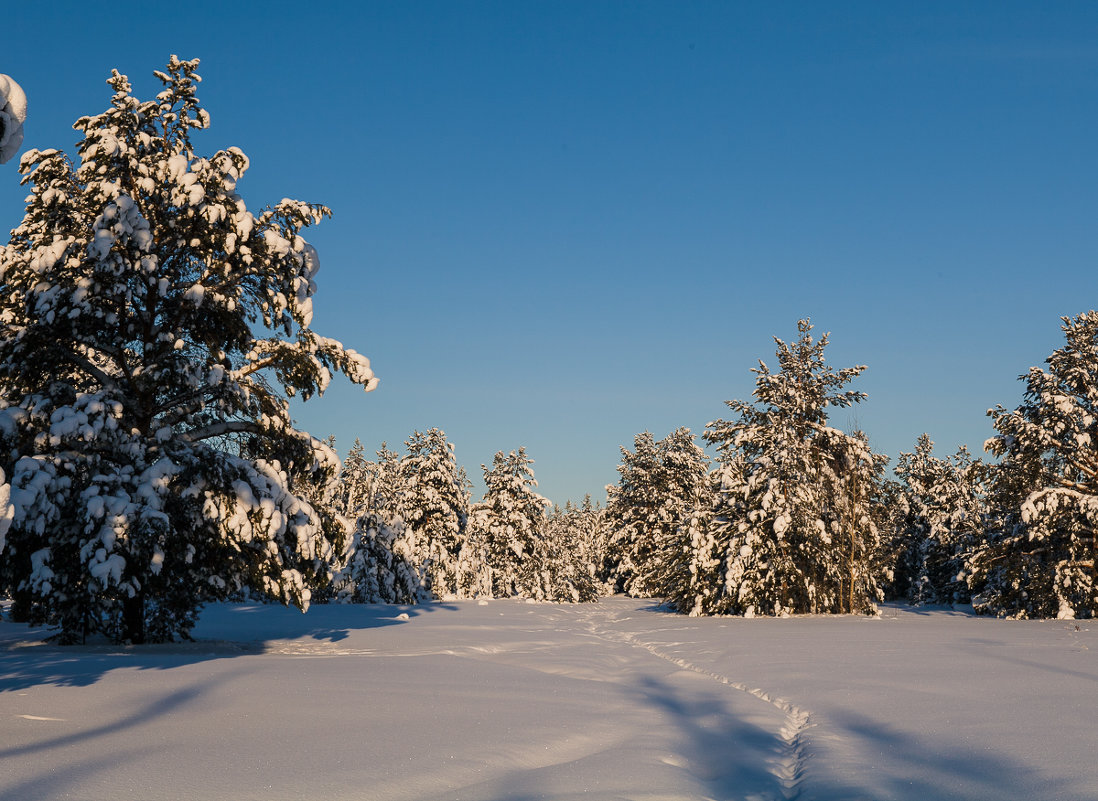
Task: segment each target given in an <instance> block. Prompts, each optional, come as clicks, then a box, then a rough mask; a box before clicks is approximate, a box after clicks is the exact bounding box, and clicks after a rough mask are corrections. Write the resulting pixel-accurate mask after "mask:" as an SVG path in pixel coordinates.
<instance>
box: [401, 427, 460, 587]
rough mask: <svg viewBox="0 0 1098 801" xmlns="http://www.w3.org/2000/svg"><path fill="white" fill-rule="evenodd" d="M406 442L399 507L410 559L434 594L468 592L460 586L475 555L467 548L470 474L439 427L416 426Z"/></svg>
mask: <svg viewBox="0 0 1098 801" xmlns="http://www.w3.org/2000/svg"><path fill="white" fill-rule="evenodd" d="M405 445H406V447H407V449H408V453H407V454H406V455H405V456H404V458H402V459H401V460H400V472H401V477H402V480H403V481H404V498H403V500H402V502H401V507H400V508H401V516H402V517H403V520H404V524H405V525H406V526H407V527H408V528H409V529H410V530H411V531H410V536H411V541H412V543H413V553H412V560H411V561H412V562H413V563H414V564H416V565H420V566H422V570H423V571H424V574H425V583H426V585H427V589H428V591H429V592H431V593H432V594H433V595H434V596H435V597H436V598H455V597H469V595H468V594H467V593H466V592H465V590H464V589H463V587H465V586H467V585H469V584H474V585H475V584H476V580H475V577H474V578H470V577H469V576H467V575H466V569H467V567H468V566H469V565H470V564H476V562H478V561H479V560H474V559H471V558H470V554H469V549H470V541H469V536H468V533H469V532H468V521H469V480H468V479H467V478H466V477H465V473H464V471H463V470H462V469H461V468H459V467H458V464H457V459H456V458H455V456H454V446H453V445H452V444H451V443H449V442H447V441H446V434H445V433H443V432H442V431H440V430H439V429H437V428H432V429H431V430H430V431H428V432H427V433H421V432H419V431H415V432H413V433H412V436H411V437H410V438H409V439H408V440H407V441H406V442H405Z"/></svg>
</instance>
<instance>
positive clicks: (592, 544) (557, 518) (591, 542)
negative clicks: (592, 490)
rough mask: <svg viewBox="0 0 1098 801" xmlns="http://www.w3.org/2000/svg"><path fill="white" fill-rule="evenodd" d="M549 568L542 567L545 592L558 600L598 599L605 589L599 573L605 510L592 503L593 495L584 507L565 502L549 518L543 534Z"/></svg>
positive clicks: (603, 542) (603, 546) (603, 539)
mask: <svg viewBox="0 0 1098 801" xmlns="http://www.w3.org/2000/svg"><path fill="white" fill-rule="evenodd" d="M542 540H543V542H544V549H545V552H546V568H545V569H544V570H543V571H542V572H543V575H544V576H545V578H544V582H543V583H544V592H545V595H546V597H547V598H549V599H551V600H555V601H572V602H575V603H580V602H583V601H596V600H598V598H599V596H600V595H602V593H603V592H604V591H605V587H603V586H602V585H601V584H600V582H599V580H598V577H597V575H596V566H597V565H598V564H600V561H601V559H602V554H603V550H604V548H605V530H604V529H603V526H602V510H601V509H597V508H595V507H594V506H593V505H592V504H591V496H590V495H588V496H587V497H586V498H585V499H584V503H583V505H582V506H580V507H578V508H577V507H574V506H572V504H571V502H569V503H566V504H565V508H564V509H560V508H556V509H554V510H553V512H552V513H551V514H550V515H549V517H548V519H547V520H546V521H545V528H544V534H543V537H542Z"/></svg>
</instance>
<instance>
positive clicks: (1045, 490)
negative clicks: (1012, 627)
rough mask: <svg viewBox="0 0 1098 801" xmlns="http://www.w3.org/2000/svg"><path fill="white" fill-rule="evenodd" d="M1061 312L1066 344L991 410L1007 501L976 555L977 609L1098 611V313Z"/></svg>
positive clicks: (1039, 613) (1002, 496) (999, 479)
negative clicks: (1020, 391) (1018, 396)
mask: <svg viewBox="0 0 1098 801" xmlns="http://www.w3.org/2000/svg"><path fill="white" fill-rule="evenodd" d="M1062 319H1063V331H1064V336H1065V338H1066V340H1067V342H1066V344H1065V345H1064V347H1062V348H1060V349H1058V350H1056V351H1054V352H1053V353H1052V355H1051V356H1049V357H1048V359H1046V360H1045V361H1046V364H1047V365H1048V369H1047V370H1044V369H1041V368H1039V367H1033V368H1031V369H1030V370H1029V372H1028V373H1027V374H1026V375H1024V376H1022V377H1021V378H1022V380H1024V381H1025V383H1026V390H1025V394H1024V396H1023V402H1022V404H1021V405H1020V406H1018V407H1017V408H1016V409H1015V410H1014V411H1007V410H1006V409H1004V408H1003V407H1002V406H998V407H996V408H994V409H992V410H990V411H989V412H988V414H989V415H990V416H991V417H992V418H993V421H994V425H995V428H996V430H997V431H998V432H999V433H998V436H996V437H993V438H992V439H990V440H988V441H987V443H986V444H985V446H984V447H985V448H986V449H987V450H988V451H990V452H991V453H992V454H994V455H995V456H998V457H1000V458H1001V459H1002V462H1001V464H1000V465H999V466H998V468H997V469H996V471H995V472H996V485H997V486H996V489H995V495H996V499H997V500H998V501H999V503H1000V504H1001V506H1000V508H999V511H998V515H997V518H998V519H997V521H996V528H997V530H995V531H994V532H993V534H992V536H991V538H990V540H989V541H988V543H987V544H986V545H984V546H983V547H981V548H978V549H977V550H976V552H975V553H974V555H973V557H972V559H971V560H970V574H971V575H970V577H969V581H970V585H971V586H972V587H973V591H974V592H973V599H972V600H973V606H974V607H975V609H976V610H977V611H981V612H990V613H994V614H999V615H1011V616H1015V617H1059V618H1073V617H1074V618H1083V617H1093V616H1095V614H1098V535H1096V533H1095V532H1096V531H1098V447H1096V445H1098V312H1095V311H1089V312H1086V313H1084V314H1080V315H1079V316H1077V317H1073V318H1071V317H1064V318H1062Z"/></svg>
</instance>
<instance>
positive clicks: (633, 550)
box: [603, 431, 661, 596]
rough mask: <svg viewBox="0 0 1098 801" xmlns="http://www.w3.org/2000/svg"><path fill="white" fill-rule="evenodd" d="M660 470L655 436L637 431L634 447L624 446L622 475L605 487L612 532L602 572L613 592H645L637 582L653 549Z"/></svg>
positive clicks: (620, 470)
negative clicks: (652, 528)
mask: <svg viewBox="0 0 1098 801" xmlns="http://www.w3.org/2000/svg"><path fill="white" fill-rule="evenodd" d="M658 472H659V456H658V451H657V447H656V438H655V437H654V436H653V435H652V434H651V432H648V431H645V432H643V433H640V434H637V435H636V436H635V437H634V438H633V450H632V451H629V450H628V449H627V448H622V449H621V464H620V465H618V474H619V476H620V478H619V479H618V483H617V484H611V485H609V486H608V487H607V488H606V517H607V527H608V529H609V532H610V533H609V541H608V543H607V549H606V564H605V567H604V570H603V573H604V577H605V579H606V580H607V581H608V582H609V583H610V585H611V587H612V589H613V591H614V592H624V593H628V594H633V593H634V591H636V592H637V594H639V595H642V596H643V595H645V593H643V592H642V591H640V589H639V587H638V588H637V589H636V590H634V585H635V584H638V582H639V581H640V579H639V577H640V575H641V573H642V572H643V570H644V565H645V563H646V562H647V560H648V557H649V556H650V555H651V552H652V548H651V544H652V542H653V540H652V539H651V538H650V537H649V535H648V527H649V526H650V525H651V524H653V523H654V522H655V519H656V516H657V514H658V512H657V510H658V509H659V507H660V503H661V498H660V495H659V484H658V477H657V473H658Z"/></svg>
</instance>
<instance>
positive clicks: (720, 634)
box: [0, 598, 1098, 801]
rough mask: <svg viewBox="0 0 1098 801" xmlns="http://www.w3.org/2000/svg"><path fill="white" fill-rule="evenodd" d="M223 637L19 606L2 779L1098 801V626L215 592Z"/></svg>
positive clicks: (133, 794) (0, 712)
mask: <svg viewBox="0 0 1098 801" xmlns="http://www.w3.org/2000/svg"><path fill="white" fill-rule="evenodd" d="M195 635H196V637H197V638H198V639H199V641H198V642H195V643H188V644H182V645H168V646H146V647H135V648H120V647H111V646H102V645H96V646H91V645H89V646H81V647H75V648H61V647H55V646H52V645H48V644H44V643H42V642H40V639H41V636H42V635H41V633H36V632H28V630H27V628H26V627H24V626H17V625H14V624H11V623H7V622H4V623H0V798H2V799H4V800H5V801H8V800H9V799H10V801H33V800H34V799H80V800H81V801H99V800H102V801H107V800H108V799H109V800H110V801H117V800H119V799H142V800H147V801H155V799H173V801H177V800H178V799H203V800H204V801H205V800H206V799H225V800H226V801H229V800H232V801H246V800H247V799H257V800H258V799H262V800H263V801H281V799H316V800H328V799H331V800H335V799H356V800H361V799H379V800H381V799H384V801H400V800H401V799H417V800H418V799H498V800H499V801H503V800H504V799H506V801H526V800H527V799H539V798H546V799H578V798H584V799H706V798H709V799H786V798H800V799H829V800H831V799H834V800H836V801H838V800H839V799H841V800H842V801H853V800H854V799H874V800H875V801H876V800H878V799H911V800H912V801H934V800H936V799H980V800H981V801H986V800H987V799H995V800H996V801H1000V800H1001V799H1015V798H1016V799H1027V801H1032V800H1035V799H1036V800H1040V801H1051V800H1052V799H1080V801H1081V800H1082V799H1088V801H1093V799H1096V798H1098V759H1096V757H1095V755H1096V754H1098V726H1096V725H1095V713H1096V711H1098V704H1096V699H1098V626H1093V627H1092V626H1091V625H1089V624H1088V623H1085V622H1083V623H1079V624H1078V625H1077V624H1076V623H1075V622H1070V621H1043V622H1018V621H1001V620H993V619H986V618H974V617H971V616H968V615H965V614H962V613H959V612H950V611H931V612H922V611H916V610H911V609H907V608H896V607H887V608H885V610H884V611H883V613H882V615H881V617H880V618H863V617H831V618H790V619H785V620H772V619H754V620H744V619H739V618H704V619H698V618H687V617H682V616H679V615H674V614H668V613H664V612H661V611H659V610H658V609H656V608H655V607H653V605H652V604H651V603H650V602H645V601H636V600H630V599H624V598H611V599H605V600H603V601H602V602H600V603H598V604H585V605H577V606H566V605H553V604H529V603H522V602H518V601H492V602H476V601H465V602H460V603H436V604H429V605H426V606H421V607H399V608H398V607H382V606H367V607H363V606H335V607H321V606H315V607H313V609H312V610H311V611H310V612H309V613H308V614H307V615H301V614H300V613H297V612H295V611H293V610H287V609H283V608H281V607H276V606H240V605H237V606H229V605H226V606H216V607H212V608H210V609H208V610H207V611H206V613H205V614H204V616H203V618H202V622H201V624H200V625H199V627H198V628H197V629H196V631H195Z"/></svg>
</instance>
